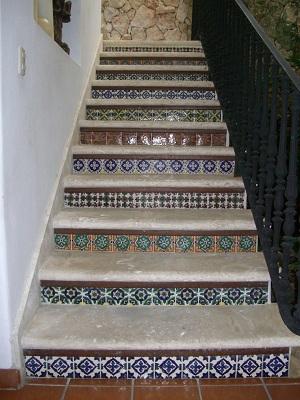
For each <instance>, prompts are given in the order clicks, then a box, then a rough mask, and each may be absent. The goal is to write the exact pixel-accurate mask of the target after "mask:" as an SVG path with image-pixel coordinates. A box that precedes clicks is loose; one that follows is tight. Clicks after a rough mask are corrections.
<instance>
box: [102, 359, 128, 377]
mask: <svg viewBox="0 0 300 400" xmlns="http://www.w3.org/2000/svg"><path fill="white" fill-rule="evenodd" d="M127 370H128V365H127V359H126V358H123V357H105V358H102V359H101V378H105V379H111V378H115V379H127Z"/></svg>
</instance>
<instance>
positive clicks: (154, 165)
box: [72, 144, 235, 176]
mask: <svg viewBox="0 0 300 400" xmlns="http://www.w3.org/2000/svg"><path fill="white" fill-rule="evenodd" d="M72 152H73V172H74V173H75V174H85V173H87V174H110V175H112V174H113V175H115V174H129V173H135V174H176V175H177V176H179V175H180V174H185V175H189V174H190V175H193V176H194V175H198V174H202V175H203V174H205V175H227V176H228V175H232V174H233V173H234V168H235V155H234V150H233V148H232V147H221V146H220V147H205V146H204V147H201V146H194V147H192V146H183V147H180V146H123V145H122V146H114V145H106V146H97V145H88V144H85V145H79V146H73V149H72Z"/></svg>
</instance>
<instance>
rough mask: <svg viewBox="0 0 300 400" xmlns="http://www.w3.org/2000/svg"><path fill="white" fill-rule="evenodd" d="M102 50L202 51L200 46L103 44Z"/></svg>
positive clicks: (135, 51) (132, 51)
mask: <svg viewBox="0 0 300 400" xmlns="http://www.w3.org/2000/svg"><path fill="white" fill-rule="evenodd" d="M103 51H111V52H122V53H124V52H131V53H139V52H144V53H145V52H149V53H161V52H163V53H173V52H177V53H179V52H180V53H202V52H203V50H202V46H195V47H192V46H181V47H177V46H139V45H137V46H112V45H108V46H104V49H103Z"/></svg>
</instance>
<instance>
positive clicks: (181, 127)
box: [79, 119, 227, 132]
mask: <svg viewBox="0 0 300 400" xmlns="http://www.w3.org/2000/svg"><path fill="white" fill-rule="evenodd" d="M79 126H80V127H81V128H91V129H97V128H112V129H120V130H122V129H124V128H126V129H137V128H143V129H157V130H158V129H161V130H163V129H169V130H174V132H175V131H187V130H211V131H214V130H224V131H226V130H227V125H226V124H225V122H180V121H89V120H86V119H84V120H80V121H79Z"/></svg>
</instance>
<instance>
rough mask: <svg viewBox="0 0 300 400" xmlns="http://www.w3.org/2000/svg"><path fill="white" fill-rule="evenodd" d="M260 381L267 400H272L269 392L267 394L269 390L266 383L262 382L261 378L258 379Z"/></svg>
mask: <svg viewBox="0 0 300 400" xmlns="http://www.w3.org/2000/svg"><path fill="white" fill-rule="evenodd" d="M260 380H261V383H262V385H263V388H264V389H265V392H266V394H267V396H268V400H272V396H271V394H270V392H269V389H268V388H267V385H266V382H265V381H264V379H263V378H260Z"/></svg>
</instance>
